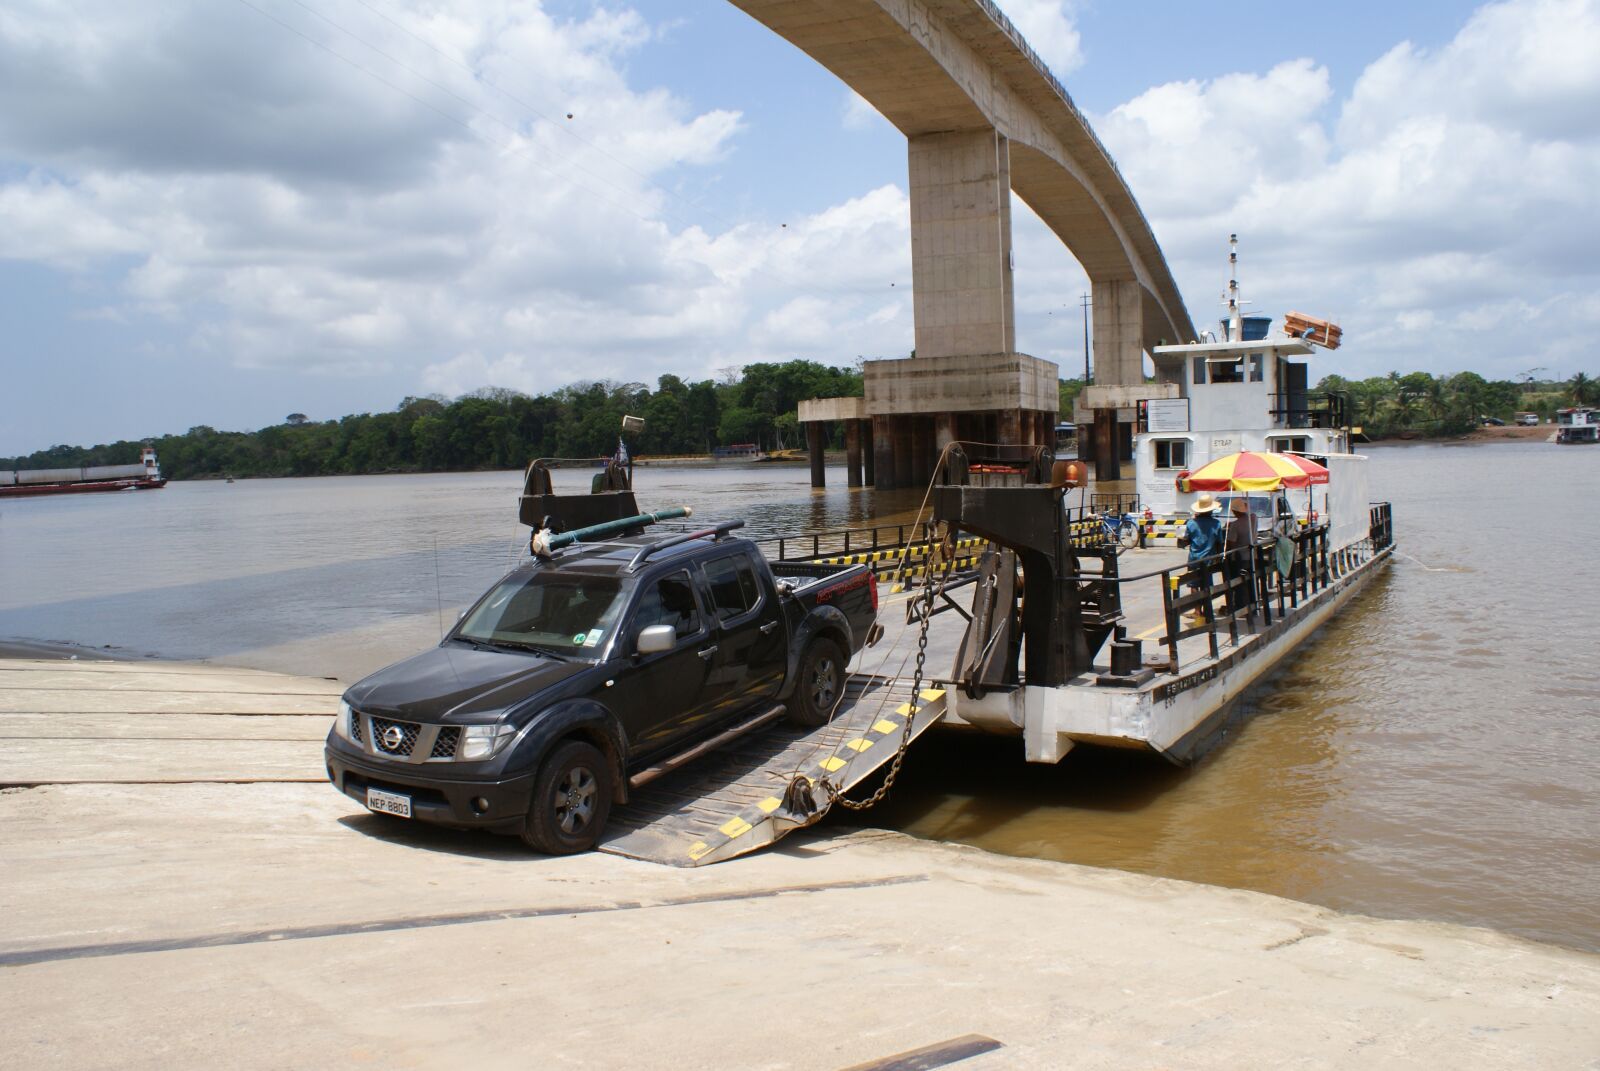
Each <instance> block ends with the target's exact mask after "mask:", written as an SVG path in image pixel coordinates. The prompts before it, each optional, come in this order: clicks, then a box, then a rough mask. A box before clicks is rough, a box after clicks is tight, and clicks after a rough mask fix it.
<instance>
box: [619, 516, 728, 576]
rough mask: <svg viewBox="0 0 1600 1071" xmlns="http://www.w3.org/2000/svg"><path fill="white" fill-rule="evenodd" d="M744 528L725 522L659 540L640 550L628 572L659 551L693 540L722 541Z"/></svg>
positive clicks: (629, 564)
mask: <svg viewBox="0 0 1600 1071" xmlns="http://www.w3.org/2000/svg"><path fill="white" fill-rule="evenodd" d="M743 527H744V522H743V521H723V522H722V523H721V524H714V525H712V526H711V527H710V528H702V529H700V530H699V531H698V532H680V533H679V534H677V535H675V536H668V537H667V538H666V539H658V540H656V542H654V543H651V544H650V545H649V546H646V547H640V548H639V553H637V554H635V555H634V556H633V560H632V561H631V562H629V563H628V572H630V573H631V572H633V571H634V570H635V569H637V568H639V566H641V565H643V564H644V563H645V559H647V558H649V557H650V555H652V554H654V553H655V552H656V551H658V550H666V549H667V548H668V547H675V546H677V545H678V544H679V543H687V542H689V541H690V540H693V539H704V538H705V537H706V536H713V537H714V538H716V539H721V538H722V537H723V536H725V535H727V534H728V533H729V532H731V531H733V530H734V529H735V528H743Z"/></svg>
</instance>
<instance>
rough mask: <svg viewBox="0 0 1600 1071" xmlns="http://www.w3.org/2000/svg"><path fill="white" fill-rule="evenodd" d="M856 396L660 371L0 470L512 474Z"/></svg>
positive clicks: (55, 449) (75, 449) (817, 373)
mask: <svg viewBox="0 0 1600 1071" xmlns="http://www.w3.org/2000/svg"><path fill="white" fill-rule="evenodd" d="M861 391H862V386H861V373H860V372H859V371H857V370H855V369H850V368H830V367H828V366H826V365H822V364H818V363H817V362H815V361H798V360H796V361H788V362H785V363H782V364H776V363H770V364H751V365H746V366H745V367H744V368H743V369H738V370H732V369H730V370H729V371H728V372H727V373H725V374H724V375H723V376H722V379H721V381H720V382H718V381H712V380H701V381H699V382H694V383H690V382H685V381H684V380H683V379H681V378H679V377H678V376H674V375H664V376H662V377H661V378H660V379H659V380H657V382H656V389H655V390H650V389H649V388H648V387H646V386H645V385H644V384H642V383H612V382H595V383H579V384H575V385H573V386H569V387H563V388H561V389H560V390H557V391H554V392H553V393H551V394H541V395H527V394H521V393H518V392H517V391H511V390H503V389H500V388H488V389H485V390H480V391H474V392H472V393H471V394H466V395H463V396H462V397H460V398H457V399H455V400H454V401H450V400H448V399H445V398H442V397H439V396H431V397H424V398H416V397H409V398H406V399H404V400H403V401H402V402H401V403H400V404H399V405H398V406H396V407H395V409H394V410H392V411H390V412H386V413H356V414H352V415H350V416H345V417H341V418H339V419H338V420H326V421H313V420H307V419H306V418H305V416H304V415H302V414H300V413H293V414H290V415H289V417H288V418H286V419H285V421H284V422H283V423H281V424H274V425H272V426H271V427H266V428H261V429H260V430H258V431H218V430H217V429H215V428H212V427H207V426H205V425H201V426H199V427H193V428H190V429H189V430H188V431H186V432H183V433H181V434H177V435H158V436H151V437H149V438H145V439H139V440H131V439H130V440H123V441H120V442H114V443H107V444H103V445H99V446H92V447H82V446H52V447H50V448H49V449H47V450H40V451H37V452H35V453H32V454H29V455H27V456H24V457H15V458H0V467H7V468H19V469H28V468H57V467H63V466H72V465H125V464H132V463H133V462H136V461H138V460H139V450H140V447H141V446H142V445H144V444H145V443H149V444H151V445H152V446H154V447H155V448H156V455H157V457H158V458H159V459H160V462H161V468H162V472H163V473H164V474H166V475H167V476H169V477H171V478H173V479H180V480H181V479H194V478H197V477H208V476H223V475H228V476H324V475H336V474H353V473H377V472H446V471H461V470H471V469H519V468H522V467H523V466H524V465H526V464H527V463H528V462H529V461H530V460H531V459H533V458H536V457H569V458H585V457H598V456H601V455H605V454H610V453H612V452H613V451H614V450H615V449H616V446H617V435H618V432H619V431H620V430H621V427H622V417H623V415H624V414H628V415H632V416H642V417H644V419H645V429H644V431H643V432H641V433H639V434H637V435H633V436H630V437H629V449H631V450H633V451H635V452H636V453H641V454H705V453H708V452H710V451H711V450H712V449H713V448H714V447H717V446H726V445H731V444H734V443H756V444H757V445H759V446H761V447H762V448H764V449H778V448H784V447H795V446H799V445H802V444H801V441H800V439H801V435H800V429H799V425H798V423H797V421H796V419H795V408H796V406H797V405H798V404H799V403H800V402H801V401H803V400H805V399H808V398H831V397H852V396H854V397H859V396H860V395H861ZM840 434H842V432H841V431H840V429H837V428H836V429H835V435H836V436H837V435H840Z"/></svg>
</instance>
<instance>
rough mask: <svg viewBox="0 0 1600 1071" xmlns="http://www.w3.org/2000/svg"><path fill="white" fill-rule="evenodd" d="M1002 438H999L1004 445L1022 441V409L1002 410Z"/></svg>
mask: <svg viewBox="0 0 1600 1071" xmlns="http://www.w3.org/2000/svg"><path fill="white" fill-rule="evenodd" d="M999 431H1000V438H999V439H998V440H997V441H998V442H999V443H1000V444H1001V445H1003V446H1011V445H1014V444H1016V443H1021V442H1022V441H1023V438H1022V410H1020V409H1002V410H1000V428H999Z"/></svg>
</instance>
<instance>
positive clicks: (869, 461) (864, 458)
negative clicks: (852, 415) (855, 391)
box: [861, 417, 878, 487]
mask: <svg viewBox="0 0 1600 1071" xmlns="http://www.w3.org/2000/svg"><path fill="white" fill-rule="evenodd" d="M875 423H877V421H875V420H873V419H872V418H871V417H867V418H866V419H864V420H862V421H861V474H862V482H863V483H864V484H866V486H868V487H876V486H878V464H877V462H878V455H877V452H876V450H875V444H876V442H877V439H876V438H875V437H874V436H873V434H872V426H873V425H874V424H875Z"/></svg>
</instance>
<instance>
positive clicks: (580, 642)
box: [572, 632, 583, 647]
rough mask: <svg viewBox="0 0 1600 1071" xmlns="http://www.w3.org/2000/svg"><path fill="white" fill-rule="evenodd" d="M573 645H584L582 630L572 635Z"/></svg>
mask: <svg viewBox="0 0 1600 1071" xmlns="http://www.w3.org/2000/svg"><path fill="white" fill-rule="evenodd" d="M572 646H574V647H582V646H583V633H581V632H580V633H578V634H577V635H576V636H574V637H572Z"/></svg>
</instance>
